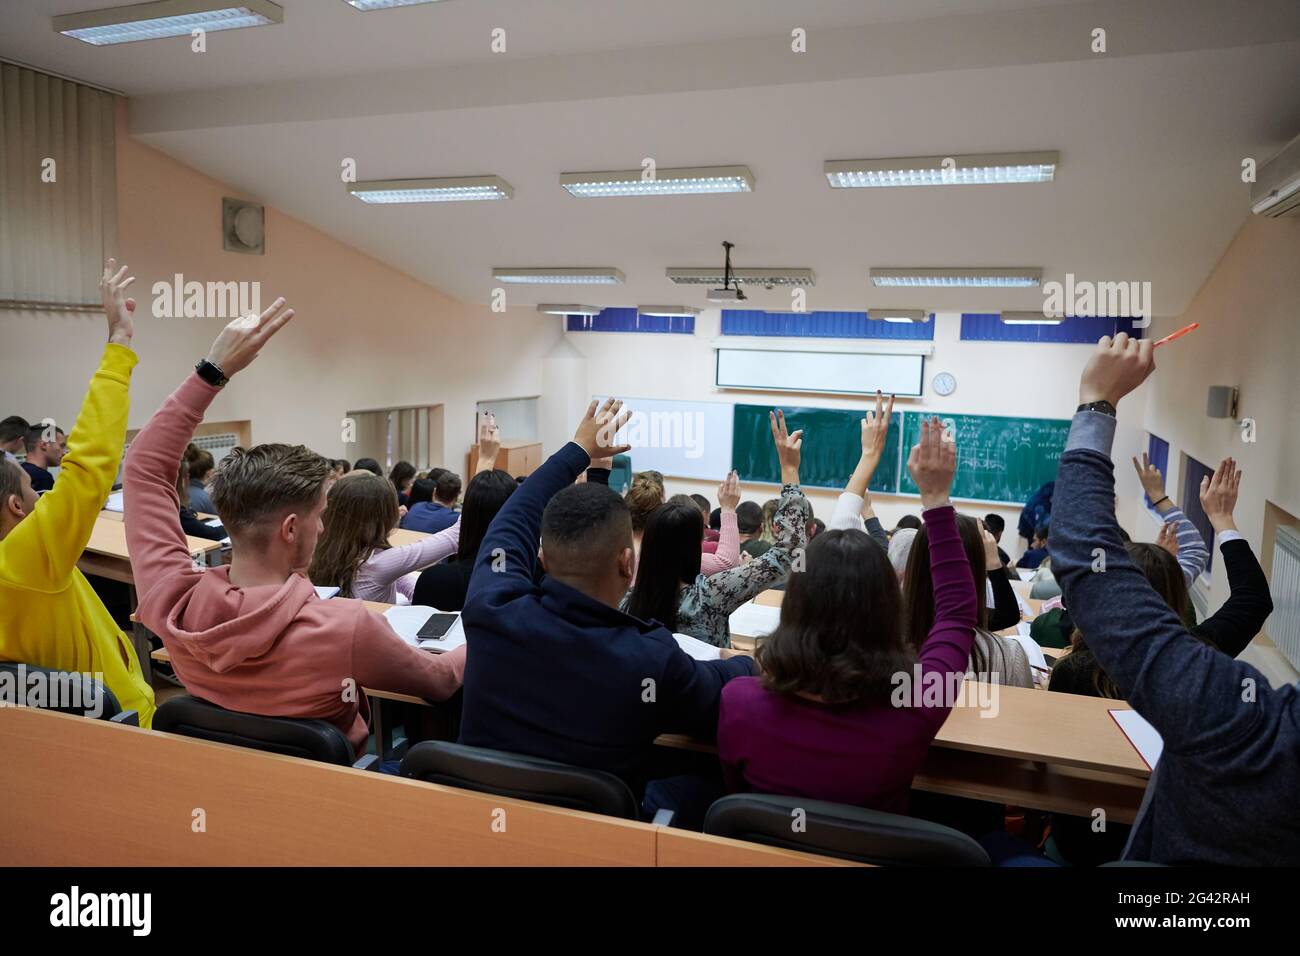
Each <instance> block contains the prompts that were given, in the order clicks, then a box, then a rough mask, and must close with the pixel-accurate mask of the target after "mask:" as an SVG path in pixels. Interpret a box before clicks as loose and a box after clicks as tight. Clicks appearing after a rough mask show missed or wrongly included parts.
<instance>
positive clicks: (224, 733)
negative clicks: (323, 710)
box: [153, 694, 353, 766]
mask: <svg viewBox="0 0 1300 956" xmlns="http://www.w3.org/2000/svg"><path fill="white" fill-rule="evenodd" d="M153 729H154V730H161V731H164V732H165V733H169V734H180V735H181V736H184V737H196V738H198V739H199V740H211V741H214V742H216V743H221V744H235V745H237V746H239V747H248V748H251V749H253V750H265V751H268V752H270V753H276V754H285V755H287V756H290V757H305V758H306V759H308V760H320V761H323V762H324V763H336V764H342V765H344V766H351V764H352V760H353V756H352V744H351V743H349V742H348V738H347V737H345V736H344V734H343V731H341V730H339V729H338V728H337V727H335V726H334V725H333V724H331V723H330V722H329V721H327V720H316V719H313V718H303V717H263V716H262V715H260V714H245V713H241V712H239V711H236V710H226V709H225V708H224V707H218V706H217V705H216V704H213V703H210V702H208V701H206V700H203V699H202V698H199V697H193V696H191V695H189V694H178V695H176V696H175V697H172V698H169V699H168V700H167V701H166V702H165V703H164V704H163V705H162V706H161V707H159V708H158V709H157V710H156V711H155V712H154V715H153Z"/></svg>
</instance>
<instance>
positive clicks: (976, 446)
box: [899, 412, 1070, 502]
mask: <svg viewBox="0 0 1300 956" xmlns="http://www.w3.org/2000/svg"><path fill="white" fill-rule="evenodd" d="M925 417H928V416H925V415H922V414H921V413H919V412H908V413H907V415H906V419H905V422H904V424H903V447H904V448H906V449H907V450H908V451H911V448H912V446H913V445H915V444H916V443H917V441H918V439H919V438H920V435H921V420H922V419H923V418H925ZM939 418H940V419H941V420H942V421H944V422H952V423H953V427H954V433H955V435H956V439H957V477H956V479H955V480H954V481H953V487H952V496H953V497H954V498H973V499H976V500H978V501H1012V502H1023V501H1026V500H1027V499H1028V498H1029V496H1030V495H1031V494H1033V493H1034V492H1035V491H1036V490H1038V488H1039V487H1040V486H1041V485H1043V484H1045V483H1047V482H1049V481H1055V480H1056V467H1057V465H1058V464H1059V463H1060V460H1061V452H1062V451H1063V450H1064V449H1065V440H1066V438H1067V437H1068V435H1069V433H1070V422H1069V420H1068V419H1058V418H1004V417H1002V416H998V415H940V416H939ZM904 459H906V455H904ZM899 491H900V492H901V493H902V494H905V495H914V494H917V488H916V485H915V484H913V483H912V476H911V475H909V474H908V473H907V464H906V460H904V464H903V467H902V468H901V469H900V472H899Z"/></svg>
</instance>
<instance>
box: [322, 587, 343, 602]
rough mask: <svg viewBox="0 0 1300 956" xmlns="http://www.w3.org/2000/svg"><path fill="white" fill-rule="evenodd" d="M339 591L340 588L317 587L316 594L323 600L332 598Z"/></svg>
mask: <svg viewBox="0 0 1300 956" xmlns="http://www.w3.org/2000/svg"><path fill="white" fill-rule="evenodd" d="M338 593H339V589H338V588H322V587H317V588H316V596H317V597H318V598H320V599H321V600H322V601H328V600H329V599H330V598H332V597H333V596H334V595H336V594H338Z"/></svg>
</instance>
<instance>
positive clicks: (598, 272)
mask: <svg viewBox="0 0 1300 956" xmlns="http://www.w3.org/2000/svg"><path fill="white" fill-rule="evenodd" d="M492 278H494V279H496V280H497V281H498V282H506V283H510V284H513V285H618V284H619V283H620V282H622V281H623V273H621V272H619V271H618V270H617V269H611V268H607V267H606V268H592V269H536V268H527V269H515V268H509V267H506V266H498V267H497V268H495V269H493V270H492Z"/></svg>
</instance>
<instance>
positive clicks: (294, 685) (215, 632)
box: [123, 375, 465, 754]
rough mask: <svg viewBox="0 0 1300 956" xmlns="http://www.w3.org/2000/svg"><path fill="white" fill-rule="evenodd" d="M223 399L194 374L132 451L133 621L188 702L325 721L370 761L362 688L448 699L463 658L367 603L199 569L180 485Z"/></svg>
mask: <svg viewBox="0 0 1300 956" xmlns="http://www.w3.org/2000/svg"><path fill="white" fill-rule="evenodd" d="M216 394H217V389H215V388H213V387H212V386H210V385H208V384H207V383H206V382H204V381H203V380H202V379H200V378H199V377H198V376H197V375H190V377H189V378H188V379H186V381H185V382H184V383H182V385H181V387H180V388H178V389H177V390H176V391H175V392H174V393H172V395H171V396H170V397H168V399H167V401H165V402H164V403H163V406H162V408H160V409H159V410H158V412H157V414H155V415H154V416H153V418H152V419H150V420H149V424H148V425H146V426H145V427H144V429H143V430H142V431H141V432H140V434H139V435H137V436H136V438H135V440H134V441H132V442H131V448H130V451H129V453H128V454H127V457H126V468H125V473H124V478H123V481H124V485H125V502H124V504H125V509H124V510H125V513H126V515H127V516H128V518H127V521H126V542H127V550H128V551H129V552H130V555H131V571H132V575H133V576H134V578H135V587H136V592H137V594H138V595H139V598H140V606H139V607H138V608H137V610H136V617H137V619H138V620H139V621H140V622H141V623H143V624H144V625H145V626H146V627H148V628H149V629H150V630H151V631H153V632H154V633H155V634H157V635H158V636H159V637H161V638H162V641H163V644H164V645H165V646H166V648H167V652H168V653H169V654H170V655H171V660H172V667H173V668H175V670H176V676H177V677H179V678H180V679H181V682H182V683H184V684H185V689H186V690H188V691H189V692H190V693H192V694H194V695H196V696H198V697H202V698H203V699H205V700H208V701H211V702H212V703H214V704H217V705H218V706H220V707H225V708H226V709H228V710H238V711H243V712H245V713H252V714H264V715H266V716H272V717H316V718H320V719H323V720H328V721H329V722H330V723H332V724H334V725H335V726H337V727H338V728H339V729H340V730H342V731H343V732H344V733H345V734H346V735H347V737H348V740H349V741H351V743H352V747H353V749H354V750H355V751H356V752H357V753H358V754H360V753H363V752H364V751H365V747H366V738H367V736H368V733H369V731H368V729H367V725H366V722H367V719H368V717H369V713H368V710H367V707H366V698H365V694H364V692H363V691H362V688H365V687H373V688H376V689H378V690H388V691H396V692H399V693H404V694H414V695H416V696H419V697H426V698H429V699H432V700H445V699H446V698H448V697H450V696H451V695H452V694H453V693H455V692H456V690H457V689H458V688H459V687H460V685H461V682H462V680H463V678H464V673H465V648H464V647H461V648H459V649H457V650H456V651H453V652H452V653H450V654H441V655H435V654H430V653H428V652H426V651H420V650H417V649H416V648H414V647H412V646H411V645H409V644H407V643H406V642H405V641H403V640H402V639H401V638H400V637H398V636H397V634H396V633H395V632H394V631H393V629H392V628H391V627H390V626H389V624H388V622H387V621H386V620H384V618H383V617H382V616H381V615H379V614H375V613H374V612H372V611H370V610H369V609H367V608H366V606H365V605H364V604H362V603H361V602H360V601H352V600H347V599H344V598H334V599H332V600H328V601H322V600H321V599H320V598H318V597H317V596H316V591H315V589H314V588H313V587H312V585H311V582H309V581H308V580H307V579H306V578H304V577H302V576H300V575H297V574H295V575H292V576H291V577H290V578H289V579H288V580H287V581H285V582H284V584H282V585H279V586H272V585H266V586H262V587H253V588H239V587H236V586H234V585H232V584H231V583H230V569H229V568H228V567H222V568H208V569H196V568H195V567H194V562H193V560H192V559H191V558H190V554H189V551H188V549H187V547H186V545H185V535H184V534H183V533H182V532H181V526H180V521H179V518H178V514H179V506H180V503H179V500H178V498H177V495H176V485H175V476H176V471H177V469H178V468H179V467H180V460H181V455H182V454H183V453H184V451H185V446H186V444H187V443H188V442H189V441H190V436H192V435H193V434H194V429H195V427H196V426H197V425H198V424H199V422H201V421H202V420H203V413H204V411H205V410H206V409H207V407H208V405H209V404H210V403H211V401H212V399H213V397H214V396H215V395H216Z"/></svg>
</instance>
